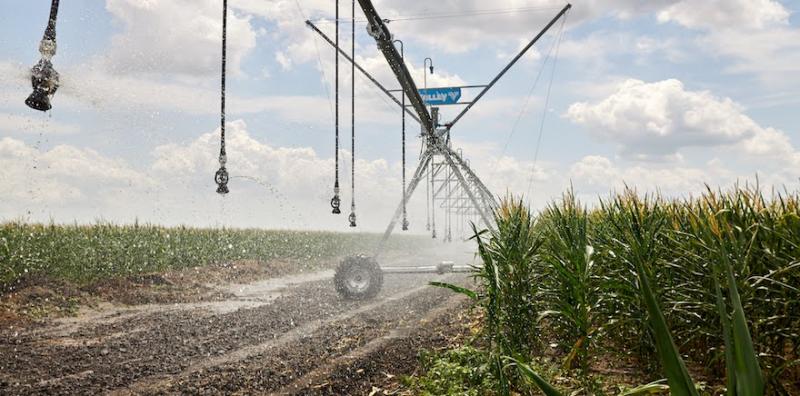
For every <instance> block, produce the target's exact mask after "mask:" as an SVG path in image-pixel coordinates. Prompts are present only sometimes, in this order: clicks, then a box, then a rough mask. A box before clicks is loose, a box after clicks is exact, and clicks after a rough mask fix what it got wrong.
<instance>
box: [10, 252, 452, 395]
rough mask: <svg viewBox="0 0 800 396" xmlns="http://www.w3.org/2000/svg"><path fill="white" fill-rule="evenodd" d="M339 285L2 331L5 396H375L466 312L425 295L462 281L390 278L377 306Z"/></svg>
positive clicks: (294, 287) (281, 286) (285, 287)
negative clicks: (344, 294) (442, 283)
mask: <svg viewBox="0 0 800 396" xmlns="http://www.w3.org/2000/svg"><path fill="white" fill-rule="evenodd" d="M397 261H398V260H396V259H395V262H389V264H392V265H407V264H412V263H413V262H408V260H406V262H397ZM332 276H333V272H332V271H330V270H328V271H319V272H313V273H306V274H301V275H291V276H286V277H281V278H273V279H266V280H260V281H257V282H254V283H250V284H244V285H218V286H216V287H218V288H221V289H223V290H222V291H224V292H225V294H226V295H228V296H229V297H227V298H225V299H223V300H221V301H211V302H199V303H182V304H161V305H157V304H149V305H138V306H130V307H119V306H110V305H109V306H101V307H99V308H97V309H93V310H82V311H81V313H80V314H79V315H78V316H77V317H73V318H66V319H59V320H53V321H49V322H47V323H37V324H34V325H31V326H29V327H26V328H5V327H4V328H3V329H2V330H0V394H12V395H14V394H70V395H72V394H103V393H107V394H116V395H128V394H174V393H182V394H232V393H234V394H235V393H239V394H280V395H283V394H335V395H342V394H370V393H371V392H372V391H373V390H375V389H377V388H380V387H381V386H382V385H381V384H384V383H386V382H387V380H388V379H391V378H392V377H393V376H396V375H399V374H404V373H409V372H410V371H411V370H413V369H414V366H415V364H416V356H417V352H418V350H419V348H421V347H436V346H441V345H443V344H445V343H446V341H447V339H446V338H447V337H448V334H450V333H452V331H453V330H452V326H451V322H453V321H455V320H457V315H458V313H459V312H461V310H462V308H463V307H464V306H465V303H466V302H465V301H464V300H463V299H462V298H460V297H458V296H456V295H454V294H453V293H451V292H448V291H446V290H441V289H437V288H433V287H430V286H427V281H429V280H434V279H438V280H442V279H445V280H448V281H456V282H457V283H459V282H461V281H463V280H464V277H463V276H458V275H445V276H438V275H390V276H387V277H386V282H385V285H384V288H383V291H382V292H381V293H380V295H379V296H378V298H376V299H373V300H369V301H346V300H343V299H341V298H340V297H339V296H338V295H337V294H336V292H335V291H334V289H333V285H332ZM373 387H376V388H373Z"/></svg>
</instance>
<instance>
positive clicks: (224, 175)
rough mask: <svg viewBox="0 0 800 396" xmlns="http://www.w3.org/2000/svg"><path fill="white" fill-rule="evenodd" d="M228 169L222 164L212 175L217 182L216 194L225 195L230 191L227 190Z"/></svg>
mask: <svg viewBox="0 0 800 396" xmlns="http://www.w3.org/2000/svg"><path fill="white" fill-rule="evenodd" d="M228 179H229V178H228V170H227V169H225V167H224V166H222V167H220V168H219V170H218V171H217V173H216V174H215V175H214V181H215V182H217V194H222V195H225V194H227V193H229V192H230V190H228Z"/></svg>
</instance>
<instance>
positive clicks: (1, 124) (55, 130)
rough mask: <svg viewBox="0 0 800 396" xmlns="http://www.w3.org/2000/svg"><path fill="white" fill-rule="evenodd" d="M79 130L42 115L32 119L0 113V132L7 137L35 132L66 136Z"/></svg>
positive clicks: (76, 127)
mask: <svg viewBox="0 0 800 396" xmlns="http://www.w3.org/2000/svg"><path fill="white" fill-rule="evenodd" d="M79 130H80V128H79V127H78V126H77V125H74V124H69V123H62V122H57V121H53V120H51V119H49V118H48V117H46V116H44V115H42V116H40V117H32V116H24V115H18V114H9V113H2V112H0V132H3V133H6V134H9V135H10V134H29V133H37V132H39V133H41V132H47V133H48V134H56V135H66V134H73V133H76V132H78V131H79Z"/></svg>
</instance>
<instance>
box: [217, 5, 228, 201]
mask: <svg viewBox="0 0 800 396" xmlns="http://www.w3.org/2000/svg"><path fill="white" fill-rule="evenodd" d="M227 36H228V0H222V75H221V77H220V115H219V124H220V125H219V127H220V132H219V170H217V173H216V174H215V175H214V181H215V182H217V193H218V194H222V195H225V194H227V193H228V192H230V190H228V180H229V176H228V170H227V169H226V168H225V164H226V163H227V162H228V156H227V154H226V153H225V69H226V60H227V44H228V43H227Z"/></svg>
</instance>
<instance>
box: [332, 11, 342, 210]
mask: <svg viewBox="0 0 800 396" xmlns="http://www.w3.org/2000/svg"><path fill="white" fill-rule="evenodd" d="M335 14H336V21H335V23H336V38H335V39H334V40H335V41H336V49H334V52H335V53H336V62H335V63H334V64H335V69H334V70H335V71H334V74H335V76H334V89H333V90H334V91H335V93H334V98H335V99H334V100H335V101H336V104H335V109H334V133H335V136H336V137H335V147H334V157H335V161H336V165H335V170H334V172H335V175H334V177H335V181H334V182H333V198H331V208H333V210H332V211H331V213H333V214H339V213H342V211H341V210H340V209H339V207H340V206H341V204H342V200H341V199H340V198H339V51H338V48H339V0H336V13H335Z"/></svg>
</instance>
